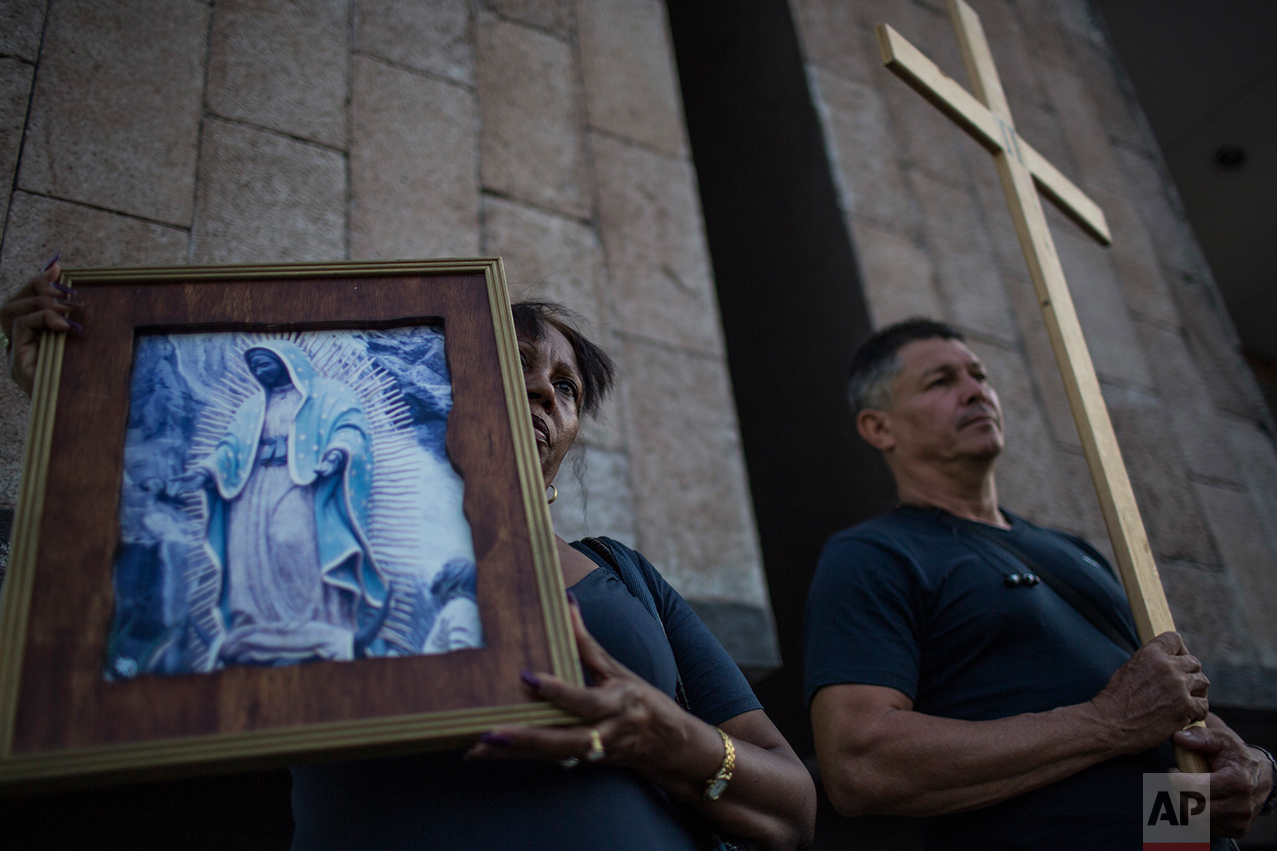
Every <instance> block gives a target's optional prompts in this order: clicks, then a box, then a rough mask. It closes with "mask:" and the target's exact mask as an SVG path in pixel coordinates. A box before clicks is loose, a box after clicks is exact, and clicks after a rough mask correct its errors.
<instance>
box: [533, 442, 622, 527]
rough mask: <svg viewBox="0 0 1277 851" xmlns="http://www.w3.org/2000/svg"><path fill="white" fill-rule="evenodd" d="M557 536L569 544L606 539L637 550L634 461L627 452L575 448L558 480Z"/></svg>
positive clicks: (553, 514) (552, 509)
mask: <svg viewBox="0 0 1277 851" xmlns="http://www.w3.org/2000/svg"><path fill="white" fill-rule="evenodd" d="M554 486H555V487H556V488H558V489H559V498H558V499H556V500H555V501H554V504H553V505H551V506H550V516H551V517H552V518H553V520H554V532H555V534H557V535H558V536H559V537H561V538H563V539H564V540H567V541H576V540H580V539H581V538H585V537H588V536H591V535H594V536H598V535H606V536H608V537H609V538H615V539H616V540H618V541H620V542H621V543H623V544H626V545H628V546H631V547H632V546H635V542H636V536H635V531H634V494H633V493H632V492H631V490H630V459H629V457H628V456H626V454H625V453H624V452H609V451H606V450H602V449H593V448H586V447H584V446H578V447H574V448H573V449H572V451H571V452H570V453H569V455H568V457H567V458H566V459H564V462H563V467H562V469H560V470H559V475H558V476H557V477H556V478H555V480H554Z"/></svg>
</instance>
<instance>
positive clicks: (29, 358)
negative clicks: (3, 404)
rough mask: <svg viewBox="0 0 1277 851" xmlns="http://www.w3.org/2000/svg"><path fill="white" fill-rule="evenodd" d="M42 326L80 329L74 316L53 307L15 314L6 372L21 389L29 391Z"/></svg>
mask: <svg viewBox="0 0 1277 851" xmlns="http://www.w3.org/2000/svg"><path fill="white" fill-rule="evenodd" d="M45 330H50V331H63V332H71V333H77V334H78V333H80V332H81V331H83V330H84V329H83V328H82V327H81V326H80V324H79V323H77V322H76V321H75V320H74V319H70V318H68V317H65V316H62V315H61V314H60V313H57V312H56V311H53V310H41V311H39V312H37V313H28V314H27V315H25V316H19V317H18V318H17V319H16V320H15V321H14V323H13V326H12V328H11V329H10V334H11V336H10V338H9V343H10V346H11V348H10V350H9V374H10V375H11V376H13V380H14V381H16V382H18V386H19V387H21V388H22V392H23V393H25V394H27V395H28V396H30V395H31V388H32V385H33V384H34V383H35V367H36V357H37V355H38V354H39V352H40V347H39V345H38V343H39V341H40V334H41V333H43V332H44V331H45Z"/></svg>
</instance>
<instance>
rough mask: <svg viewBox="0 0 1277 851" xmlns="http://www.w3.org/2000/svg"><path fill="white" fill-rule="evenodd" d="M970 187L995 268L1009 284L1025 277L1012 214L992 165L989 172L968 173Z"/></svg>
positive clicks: (975, 170)
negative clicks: (1003, 275)
mask: <svg viewBox="0 0 1277 851" xmlns="http://www.w3.org/2000/svg"><path fill="white" fill-rule="evenodd" d="M971 185H972V186H973V187H975V194H976V199H977V201H978V202H979V204H980V209H981V211H982V213H983V214H984V224H985V231H986V232H987V233H988V235H989V245H990V246H991V247H992V249H993V256H994V257H995V258H996V259H997V261H998V266H999V267H1001V269H1002V271H1003V273H1004V274H1005V275H1007V277H1008V280H1009V279H1010V278H1011V277H1013V276H1016V275H1021V276H1027V275H1028V266H1026V265H1025V262H1024V251H1023V250H1022V249H1021V248H1020V240H1019V238H1018V237H1017V236H1016V235H1015V223H1014V222H1012V221H1011V210H1010V208H1009V207H1008V206H1007V201H1006V194H1005V193H1004V192H1003V191H1002V181H1001V180H999V179H998V171H997V169H996V168H995V167H993V166H992V164H990V167H989V168H978V167H977V168H973V169H971Z"/></svg>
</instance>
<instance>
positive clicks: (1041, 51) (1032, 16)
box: [981, 0, 1073, 76]
mask: <svg viewBox="0 0 1277 851" xmlns="http://www.w3.org/2000/svg"><path fill="white" fill-rule="evenodd" d="M1008 5H1009V6H1010V7H1011V8H1010V9H1008V11H1010V12H1012V13H1018V14H1019V18H1020V24H1021V26H1022V28H1023V30H1024V35H1025V38H1026V40H1027V41H1028V45H1029V51H1030V53H1031V54H1032V55H1033V56H1034V57H1035V58H1036V59H1037V62H1038V64H1039V67H1040V69H1041V70H1040V71H1039V73H1040V74H1041V75H1042V76H1046V75H1048V74H1052V73H1058V72H1060V71H1064V72H1070V71H1072V70H1073V56H1072V54H1071V53H1070V51H1069V37H1068V35H1067V34H1066V33H1065V31H1064V28H1063V27H1062V26H1061V20H1060V14H1059V11H1060V10H1059V7H1058V5H1057V4H1056V3H1055V2H1054V0H1010V2H1009V4H1008ZM986 17H990V16H989V15H984V16H982V18H981V19H982V20H983V19H984V18H986ZM1042 66H1049V67H1042Z"/></svg>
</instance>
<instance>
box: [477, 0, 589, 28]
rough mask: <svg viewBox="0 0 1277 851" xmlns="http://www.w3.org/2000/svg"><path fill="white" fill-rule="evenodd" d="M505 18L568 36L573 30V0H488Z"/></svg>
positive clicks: (489, 4) (495, 10)
mask: <svg viewBox="0 0 1277 851" xmlns="http://www.w3.org/2000/svg"><path fill="white" fill-rule="evenodd" d="M486 2H487V5H488V8H489V9H491V10H492V11H494V12H496V13H497V14H498V15H500V16H501V17H503V18H508V19H510V20H512V21H518V22H519V23H521V24H530V25H532V26H534V27H540V28H541V29H546V30H550V31H551V32H554V33H558V34H559V35H563V36H566V35H568V34H569V33H571V31H572V0H486Z"/></svg>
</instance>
